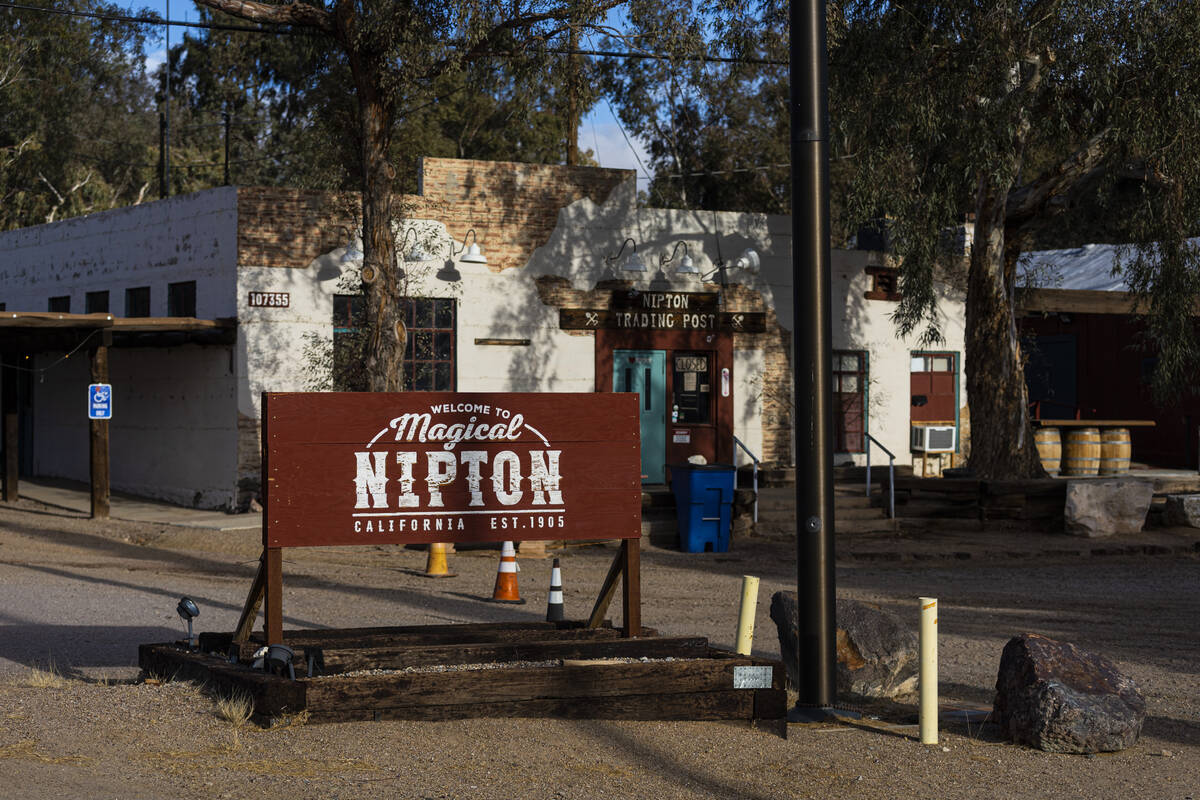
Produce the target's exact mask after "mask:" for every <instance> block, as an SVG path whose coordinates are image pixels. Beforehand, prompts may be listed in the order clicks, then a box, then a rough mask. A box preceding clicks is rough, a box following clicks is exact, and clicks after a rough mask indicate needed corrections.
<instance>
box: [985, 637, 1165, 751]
mask: <svg viewBox="0 0 1200 800" xmlns="http://www.w3.org/2000/svg"><path fill="white" fill-rule="evenodd" d="M994 716H995V719H996V722H997V724H999V725H1000V727H1001V729H1002V730H1004V731H1006V732H1007V733H1008V735H1009V736H1010V737H1012V739H1013V741H1015V742H1018V743H1019V744H1026V745H1029V746H1031V747H1036V748H1038V749H1040V750H1045V751H1046V752H1048V753H1098V752H1111V751H1114V750H1123V749H1124V748H1126V747H1129V746H1130V745H1131V744H1133V743H1134V742H1136V741H1137V739H1138V735H1139V734H1140V733H1141V730H1142V723H1143V722H1145V720H1146V700H1145V698H1143V697H1142V693H1141V692H1140V691H1139V690H1138V688H1137V685H1136V684H1135V683H1134V682H1133V680H1132V679H1130V678H1128V677H1126V676H1125V675H1122V674H1121V673H1120V672H1119V671H1117V668H1116V667H1115V666H1113V664H1112V662H1111V661H1109V660H1108V659H1106V658H1104V657H1103V656H1098V655H1093V654H1091V653H1087V652H1084V651H1082V650H1080V649H1079V648H1078V647H1076V646H1075V645H1073V644H1069V643H1065V642H1056V641H1055V640H1053V639H1048V638H1046V637H1045V636H1039V635H1037V634H1036V633H1027V634H1024V635H1022V636H1017V637H1015V638H1013V639H1012V640H1011V641H1009V643H1008V644H1006V645H1005V646H1004V654H1003V655H1002V656H1001V657H1000V672H999V675H998V676H997V677H996V702H995V704H994Z"/></svg>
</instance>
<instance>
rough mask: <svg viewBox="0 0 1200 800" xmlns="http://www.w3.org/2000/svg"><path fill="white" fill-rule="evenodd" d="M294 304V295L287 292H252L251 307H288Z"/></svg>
mask: <svg viewBox="0 0 1200 800" xmlns="http://www.w3.org/2000/svg"><path fill="white" fill-rule="evenodd" d="M291 304H292V297H291V295H290V294H289V293H287V292H251V293H250V307H251V308H287V307H288V306H290V305H291Z"/></svg>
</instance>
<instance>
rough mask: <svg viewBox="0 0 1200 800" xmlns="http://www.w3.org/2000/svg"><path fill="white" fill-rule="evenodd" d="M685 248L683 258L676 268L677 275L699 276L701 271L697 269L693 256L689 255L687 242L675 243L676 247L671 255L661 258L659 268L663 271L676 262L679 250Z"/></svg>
mask: <svg viewBox="0 0 1200 800" xmlns="http://www.w3.org/2000/svg"><path fill="white" fill-rule="evenodd" d="M681 247H682V248H683V258H681V259H679V264H678V266H676V267H675V274H677V275H699V274H700V270H698V269H697V268H696V264H695V262H693V261H692V257H691V255H690V254H689V253H688V246H687V242H683V241H679V242H676V243H675V247H674V248H672V249H671V255H669V256H668V255H664V256H661V257H660V258H659V260H658V268H659V269H660V270H663V269H665V268H666V266H667V264H670V263H671V262H672V261H674V260H675V254H676V253H678V252H679V248H681Z"/></svg>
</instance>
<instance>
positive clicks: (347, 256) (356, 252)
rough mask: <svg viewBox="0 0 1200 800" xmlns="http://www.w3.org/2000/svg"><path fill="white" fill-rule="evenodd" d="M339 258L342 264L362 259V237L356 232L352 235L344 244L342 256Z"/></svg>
mask: <svg viewBox="0 0 1200 800" xmlns="http://www.w3.org/2000/svg"><path fill="white" fill-rule="evenodd" d="M339 260H340V261H341V262H342V263H343V264H353V263H354V262H355V261H362V260H363V250H362V239H361V238H359V237H358V235H357V234H356V235H354V236H352V237H351V238H350V241H349V242H347V243H346V246H345V247H344V248H342V257H341V259H339Z"/></svg>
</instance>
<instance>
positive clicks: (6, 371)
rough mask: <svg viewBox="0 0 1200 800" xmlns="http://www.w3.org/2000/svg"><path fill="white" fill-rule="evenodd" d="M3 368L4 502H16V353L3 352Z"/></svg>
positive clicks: (18, 427) (18, 426)
mask: <svg viewBox="0 0 1200 800" xmlns="http://www.w3.org/2000/svg"><path fill="white" fill-rule="evenodd" d="M3 359H4V362H3V363H4V368H3V371H2V374H0V380H2V381H3V383H4V388H3V394H2V397H0V409H2V410H3V415H4V432H3V436H4V502H6V503H15V502H17V494H18V490H19V488H20V486H19V480H18V477H17V476H18V474H19V472H20V468H21V461H20V458H19V455H20V441H21V424H20V418H19V417H18V416H17V415H18V410H17V409H18V405H19V395H18V393H17V369H16V364H17V354H16V353H14V352H11V351H10V352H7V353H4V354H3Z"/></svg>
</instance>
